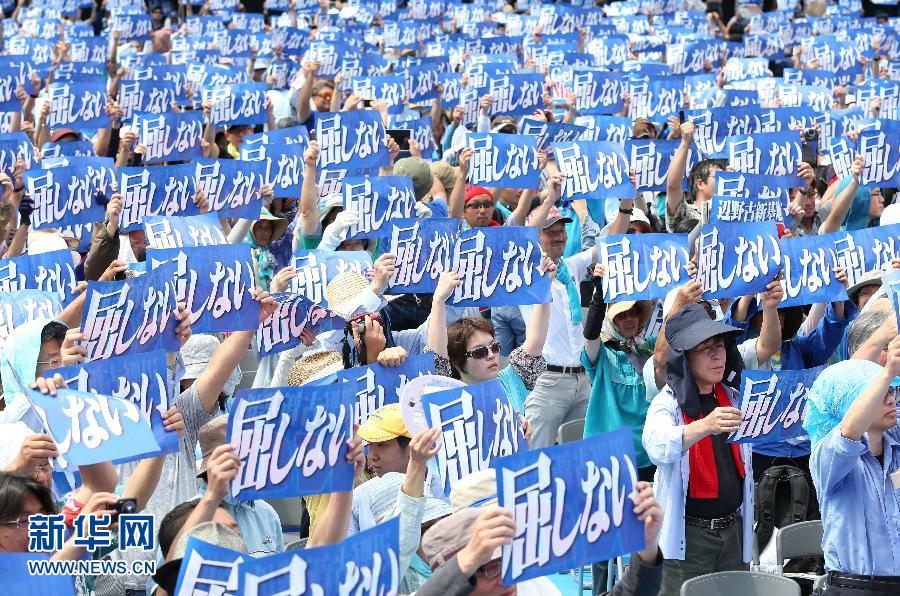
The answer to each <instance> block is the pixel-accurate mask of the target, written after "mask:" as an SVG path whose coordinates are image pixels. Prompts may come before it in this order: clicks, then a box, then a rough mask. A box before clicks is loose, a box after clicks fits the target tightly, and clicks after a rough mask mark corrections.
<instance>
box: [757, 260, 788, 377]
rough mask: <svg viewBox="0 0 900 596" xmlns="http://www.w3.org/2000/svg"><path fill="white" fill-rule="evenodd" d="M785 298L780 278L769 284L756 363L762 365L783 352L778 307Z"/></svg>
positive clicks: (764, 302)
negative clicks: (779, 352)
mask: <svg viewBox="0 0 900 596" xmlns="http://www.w3.org/2000/svg"><path fill="white" fill-rule="evenodd" d="M782 298H784V290H783V289H782V287H781V281H780V276H779V277H778V278H776V279H774V280H772V281H770V282H769V285H767V286H766V291H765V293H764V294H763V301H762V304H763V315H762V328H761V329H760V330H759V339H758V340H757V342H756V361H757V362H759V363H760V364H762V363H764V362H768V360H769V358H771V357H772V356H773V355H774V354H775V353H777V352H778V351H780V350H781V322H780V321H779V320H778V305H779V304H780V303H781V300H782Z"/></svg>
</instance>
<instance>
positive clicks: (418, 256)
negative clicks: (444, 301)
mask: <svg viewBox="0 0 900 596" xmlns="http://www.w3.org/2000/svg"><path fill="white" fill-rule="evenodd" d="M390 223H391V230H390V232H391V234H390V236H389V237H388V239H387V243H386V245H385V252H390V253H391V254H393V255H394V256H396V257H397V261H396V269H395V271H394V275H392V276H391V281H390V284H389V292H390V293H391V294H407V293H412V294H422V293H433V292H434V290H435V288H436V287H437V280H438V278H439V277H440V275H441V272H443V271H449V270H450V267H451V264H452V262H451V258H452V255H453V252H452V251H453V249H454V247H455V245H456V237H457V232H458V230H459V226H460V220H459V219H456V218H438V217H429V218H428V219H424V220H423V219H409V220H405V221H404V220H394V221H392V222H390Z"/></svg>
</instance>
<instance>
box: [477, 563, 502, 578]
mask: <svg viewBox="0 0 900 596" xmlns="http://www.w3.org/2000/svg"><path fill="white" fill-rule="evenodd" d="M479 571H481V572H482V573H484V575H485V577H488V578H495V577H499V576H500V572H501V571H503V565H502V564H501V562H500V559H494V560H493V561H491V562H490V563H488V564H487V565H483V566H482V567H481V568H479Z"/></svg>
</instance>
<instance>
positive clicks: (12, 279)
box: [0, 249, 78, 306]
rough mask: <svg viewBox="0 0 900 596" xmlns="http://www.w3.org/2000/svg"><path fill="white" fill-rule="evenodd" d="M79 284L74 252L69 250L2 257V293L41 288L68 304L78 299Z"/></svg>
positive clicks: (0, 287)
mask: <svg viewBox="0 0 900 596" xmlns="http://www.w3.org/2000/svg"><path fill="white" fill-rule="evenodd" d="M77 285H78V280H77V277H76V275H75V264H74V263H73V262H72V252H71V251H69V250H67V249H62V250H55V251H52V252H45V253H40V254H36V255H25V256H21V257H12V258H9V259H0V292H2V293H6V292H17V291H20V290H40V291H42V292H46V293H47V294H49V295H50V296H53V297H54V298H56V299H57V300H59V301H60V303H61V304H62V305H63V306H66V305H67V304H69V302H71V301H72V300H73V299H74V298H75V288H76V286H77Z"/></svg>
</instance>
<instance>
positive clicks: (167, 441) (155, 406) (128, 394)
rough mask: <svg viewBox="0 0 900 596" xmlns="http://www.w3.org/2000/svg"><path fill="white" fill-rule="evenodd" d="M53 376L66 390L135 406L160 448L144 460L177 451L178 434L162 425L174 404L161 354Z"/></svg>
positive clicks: (66, 370) (122, 358)
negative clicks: (109, 398) (64, 381)
mask: <svg viewBox="0 0 900 596" xmlns="http://www.w3.org/2000/svg"><path fill="white" fill-rule="evenodd" d="M56 373H59V374H61V375H62V377H63V379H65V380H66V382H67V383H68V385H69V389H74V390H76V391H82V392H84V391H87V392H90V393H95V394H97V395H109V396H110V397H114V398H117V399H123V400H125V401H129V402H132V403H134V404H135V405H136V406H138V408H139V409H140V412H141V415H142V416H143V417H144V419H145V420H147V421H149V424H150V428H151V430H152V431H153V438H154V439H155V440H156V442H157V444H159V448H160V450H159V451H158V452H157V453H153V454H150V453H148V454H145V455H143V457H154V456H156V455H160V454H162V453H175V452H176V451H178V449H179V446H180V441H179V438H178V431H174V430H173V431H167V430H166V428H165V424H163V415H164V414H165V413H166V412H167V411H168V410H169V408H170V407H172V404H173V402H172V397H173V396H171V395H169V382H168V379H169V371H168V368H167V366H166V353H165V352H164V351H162V350H157V351H155V352H147V353H145V354H133V355H129V356H118V357H116V358H105V359H103V360H96V361H94V362H85V363H84V364H78V365H75V366H64V367H62V368H56V369H53V370H49V371H47V374H46V376H48V377H50V376H53V375H55V374H56ZM115 460H116V461H117V463H122V462H124V461H129V460H122V459H120V458H118V457H116V458H115Z"/></svg>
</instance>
